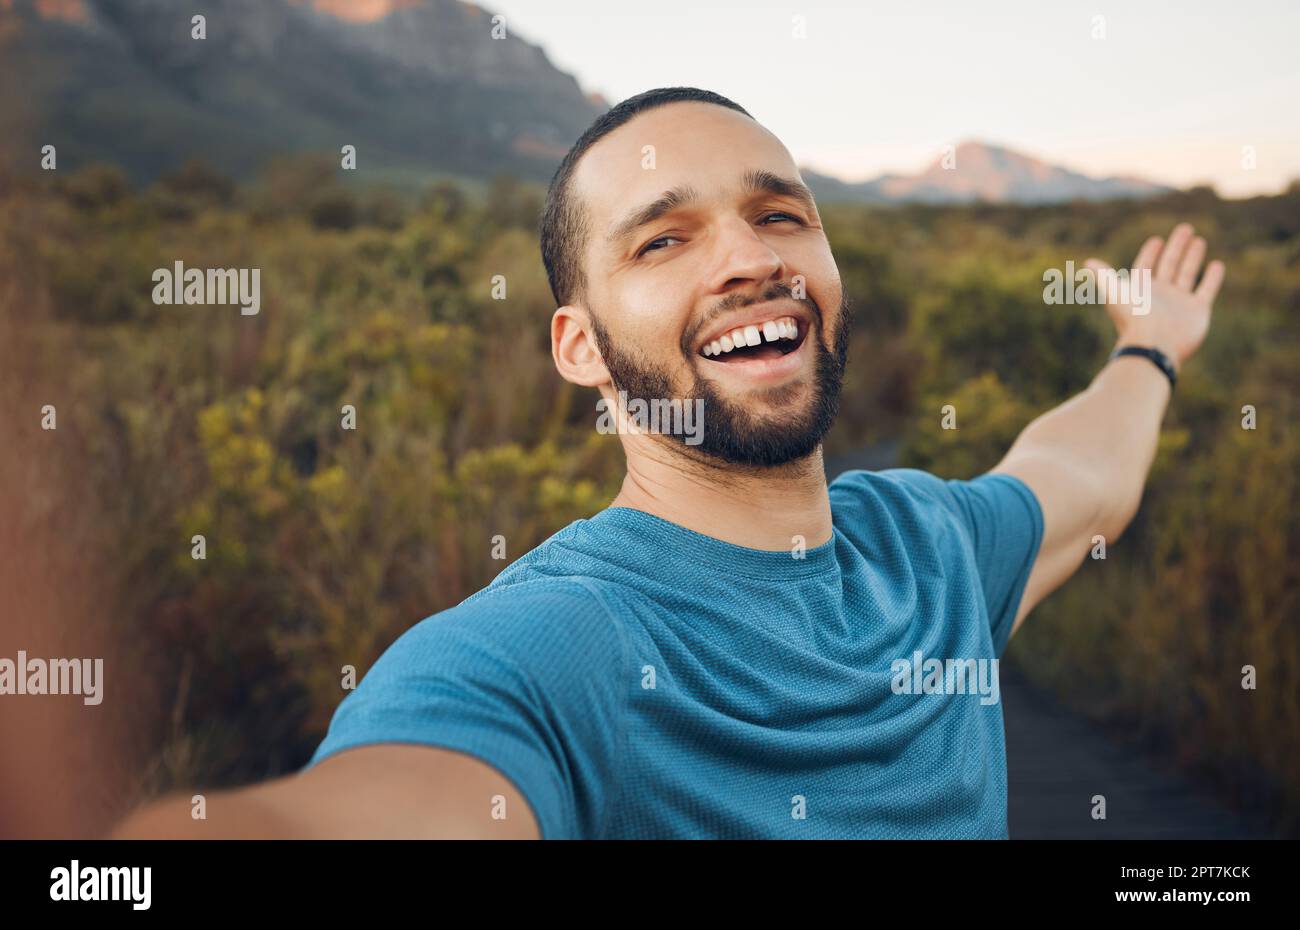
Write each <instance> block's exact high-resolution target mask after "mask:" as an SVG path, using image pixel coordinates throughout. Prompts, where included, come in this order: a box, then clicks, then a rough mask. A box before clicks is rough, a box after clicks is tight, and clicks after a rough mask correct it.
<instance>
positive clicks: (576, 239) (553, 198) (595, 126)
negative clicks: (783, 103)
mask: <svg viewBox="0 0 1300 930" xmlns="http://www.w3.org/2000/svg"><path fill="white" fill-rule="evenodd" d="M686 100H694V101H698V102H700V103H712V104H716V105H718V106H720V107H727V108H728V109H730V110H735V111H737V112H738V113H744V114H745V115H746V116H748V117H749V118H750V119H753V118H754V117H753V116H752V115H751V114H750V113H749V111H748V110H746V109H745V108H744V107H742V106H741V105H740V104H738V103H735V102H734V101H731V100H728V99H727V98H726V97H723V96H722V95H721V94H715V93H713V92H712V91H709V90H700V89H699V88H698V87H658V88H655V89H654V90H647V91H645V92H644V93H641V94H637V95H636V96H635V97H629V98H627V99H626V100H624V101H623V102H622V103H620V104H618V105H617V106H615V107H614V108H613V109H611V110H609V111H607V112H605V113H603V114H601V115H600V116H598V117H597V118H596V121H595V122H593V123H592V124H591V125H590V126H588V127H587V131H586V132H584V133H583V134H582V135H581V136H579V137H578V141H577V142H575V143H573V148H571V149H569V151H568V153H567V154H566V155H565V156H564V160H563V161H561V162H560V167H559V168H557V169H556V171H555V177H553V178H552V179H551V185H550V187H549V188H548V189H547V191H546V205H545V207H544V208H543V209H542V222H541V230H540V231H541V240H542V263H543V264H544V265H546V278H547V280H548V281H549V282H550V285H551V294H552V295H554V297H555V305H556V306H557V307H558V306H563V305H565V304H567V303H570V302H571V301H572V299H573V298H574V296H575V295H577V294H580V293H581V292H582V290H583V288H584V287H585V286H586V279H585V277H584V276H583V273H582V262H581V260H580V259H581V255H582V250H583V248H585V246H586V241H587V233H588V232H589V229H588V224H587V214H586V211H585V210H584V209H583V207H582V204H580V203H575V202H574V199H573V197H572V196H571V191H570V187H571V183H572V180H573V169H574V168H575V167H576V166H577V164H578V161H579V159H581V158H582V156H583V155H585V154H586V152H587V149H589V148H591V147H592V146H593V145H595V144H596V143H597V142H598V141H600V139H601V138H603V137H604V136H606V135H608V134H609V133H611V132H613V131H614V130H615V129H617V128H618V127H619V126H622V125H623V124H624V123H626V122H627V121H628V120H630V119H631V118H632V117H634V116H636V115H637V114H638V113H644V112H645V111H646V110H653V109H654V108H655V107H661V106H663V105H665V104H668V103H678V102H679V101H686Z"/></svg>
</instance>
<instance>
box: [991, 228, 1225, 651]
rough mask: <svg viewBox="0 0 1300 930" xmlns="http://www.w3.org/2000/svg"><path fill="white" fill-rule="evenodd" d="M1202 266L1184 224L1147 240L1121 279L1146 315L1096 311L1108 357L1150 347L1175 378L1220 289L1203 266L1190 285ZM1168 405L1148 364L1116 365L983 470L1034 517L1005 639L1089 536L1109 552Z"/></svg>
mask: <svg viewBox="0 0 1300 930" xmlns="http://www.w3.org/2000/svg"><path fill="white" fill-rule="evenodd" d="M1204 260H1205V240H1204V239H1202V238H1201V237H1200V236H1196V235H1195V234H1194V230H1193V229H1192V227H1191V226H1190V225H1189V224H1187V223H1182V224H1179V225H1178V226H1176V227H1175V228H1174V230H1173V232H1172V233H1171V234H1170V236H1169V241H1168V242H1167V243H1166V242H1165V241H1164V240H1162V239H1161V238H1160V237H1159V236H1153V237H1151V238H1150V239H1148V240H1147V241H1146V242H1145V243H1144V244H1143V246H1142V248H1141V250H1139V252H1138V255H1137V259H1136V260H1135V261H1134V263H1133V269H1132V270H1131V272H1130V274H1131V275H1135V276H1136V275H1141V274H1142V272H1143V271H1144V270H1149V272H1150V278H1151V287H1150V290H1149V291H1148V292H1147V293H1148V294H1149V299H1150V302H1149V306H1148V307H1142V306H1138V307H1135V306H1133V304H1132V303H1131V302H1130V303H1120V302H1118V301H1116V300H1115V299H1114V298H1115V295H1114V294H1111V295H1110V299H1108V300H1107V303H1106V309H1107V312H1108V313H1109V315H1110V318H1111V320H1112V321H1113V322H1114V324H1115V327H1116V329H1117V330H1118V333H1119V336H1118V339H1117V341H1116V347H1119V346H1149V347H1153V348H1156V349H1159V350H1160V351H1162V352H1164V353H1165V355H1167V356H1168V357H1169V360H1170V361H1171V362H1173V363H1174V366H1175V368H1181V366H1182V364H1183V363H1184V362H1185V361H1186V360H1187V359H1189V358H1190V357H1191V356H1192V355H1193V354H1194V353H1195V352H1196V350H1197V348H1198V347H1199V346H1200V344H1201V342H1202V341H1203V340H1204V339H1205V334H1206V332H1207V331H1208V329H1209V325H1210V310H1211V307H1212V305H1213V303H1214V298H1215V295H1216V294H1218V291H1219V286H1220V285H1221V284H1222V283H1223V275H1224V265H1223V262H1221V261H1213V262H1211V263H1210V264H1209V265H1208V266H1207V267H1206V269H1205V274H1204V276H1203V277H1202V278H1201V280H1200V283H1199V285H1198V284H1197V274H1198V272H1199V271H1200V268H1201V263H1202V262H1203V261H1204ZM1087 264H1088V267H1089V268H1090V269H1092V270H1093V272H1094V273H1095V274H1099V275H1104V274H1105V273H1113V272H1112V271H1111V269H1109V268H1108V267H1107V266H1105V265H1104V264H1102V263H1101V262H1099V261H1096V260H1095V259H1090V260H1089V261H1088V263H1087ZM1144 309H1145V310H1146V312H1142V311H1143V310H1144ZM1135 310H1136V311H1137V312H1135ZM1169 398H1170V387H1169V381H1168V379H1166V378H1165V376H1164V374H1162V373H1161V371H1160V370H1159V369H1158V368H1157V367H1156V366H1155V365H1153V364H1152V363H1151V362H1150V360H1148V359H1145V358H1142V357H1140V356H1121V357H1120V358H1117V359H1114V360H1113V361H1111V362H1109V363H1108V364H1107V365H1106V366H1105V367H1104V368H1103V369H1102V370H1101V372H1100V373H1098V375H1097V376H1096V378H1094V379H1093V381H1092V384H1091V385H1089V386H1088V388H1087V390H1085V391H1084V392H1083V393H1081V394H1078V395H1076V396H1075V397H1072V398H1070V400H1068V401H1066V402H1065V403H1064V404H1061V405H1060V406H1059V407H1056V408H1054V409H1053V410H1049V411H1048V412H1047V413H1044V414H1043V415H1042V416H1040V417H1038V418H1037V419H1036V420H1034V421H1033V422H1032V423H1030V424H1029V425H1028V426H1027V427H1025V429H1024V431H1023V432H1022V433H1021V434H1020V436H1019V437H1018V438H1017V439H1016V441H1015V443H1014V444H1013V445H1012V446H1011V449H1010V451H1008V452H1007V454H1006V456H1005V457H1004V458H1003V459H1002V461H1001V462H999V463H998V465H997V467H995V468H994V469H993V471H995V472H1003V473H1006V474H1010V475H1014V476H1015V477H1017V478H1020V479H1021V480H1022V481H1024V482H1025V483H1026V484H1027V485H1029V488H1030V490H1032V491H1033V492H1034V495H1035V496H1036V497H1037V498H1038V502H1039V504H1040V506H1041V507H1042V510H1043V541H1042V544H1041V546H1040V548H1039V552H1038V558H1037V559H1036V561H1035V562H1034V567H1033V569H1032V570H1031V572H1030V575H1029V580H1028V582H1027V583H1026V585H1025V591H1024V594H1023V596H1022V598H1021V602H1020V608H1019V610H1018V611H1017V613H1016V620H1015V624H1014V626H1013V627H1012V634H1013V635H1014V633H1015V631H1016V630H1017V629H1019V627H1020V624H1021V623H1022V622H1023V621H1024V619H1025V617H1026V616H1027V615H1028V614H1029V612H1030V611H1031V610H1033V608H1034V607H1035V605H1037V604H1038V602H1039V601H1041V600H1042V599H1043V598H1044V597H1046V596H1047V595H1048V594H1050V593H1051V592H1052V591H1054V590H1055V589H1056V588H1057V587H1059V586H1060V585H1061V584H1062V583H1064V581H1065V580H1066V579H1067V578H1069V577H1070V575H1072V574H1074V572H1075V570H1076V569H1077V568H1078V567H1079V565H1080V564H1082V562H1083V559H1084V556H1085V555H1086V554H1087V553H1088V551H1089V549H1090V547H1091V546H1092V538H1093V537H1094V536H1096V535H1100V536H1103V537H1105V539H1106V541H1107V542H1112V541H1114V540H1115V539H1116V538H1117V537H1118V536H1119V535H1120V534H1121V533H1122V532H1123V531H1124V528H1125V527H1127V526H1128V524H1129V521H1130V520H1132V519H1133V515H1134V514H1135V513H1136V512H1137V508H1138V504H1139V503H1140V502H1141V499H1142V488H1143V486H1144V485H1145V484H1146V478H1147V472H1148V471H1149V470H1150V468H1151V460H1152V459H1153V458H1154V456H1155V450H1156V441H1157V439H1158V438H1159V434H1160V422H1161V420H1162V419H1163V418H1164V413H1165V407H1166V405H1167V404H1168V403H1169Z"/></svg>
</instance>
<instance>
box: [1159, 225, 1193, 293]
mask: <svg viewBox="0 0 1300 930" xmlns="http://www.w3.org/2000/svg"><path fill="white" fill-rule="evenodd" d="M1191 241H1192V224H1191V223H1179V224H1178V225H1177V226H1175V227H1174V231H1173V232H1171V233H1170V234H1169V242H1168V243H1167V244H1166V245H1165V249H1164V251H1163V252H1161V253H1160V260H1159V261H1158V262H1156V267H1155V268H1154V270H1153V272H1152V273H1153V274H1154V275H1155V278H1156V280H1157V281H1172V280H1173V278H1174V273H1175V272H1177V271H1178V263H1179V262H1180V261H1181V260H1182V258H1183V250H1184V249H1186V248H1187V243H1189V242H1191Z"/></svg>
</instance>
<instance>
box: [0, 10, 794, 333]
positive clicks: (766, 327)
mask: <svg viewBox="0 0 1300 930" xmlns="http://www.w3.org/2000/svg"><path fill="white" fill-rule="evenodd" d="M0 2H3V0H0ZM798 338H799V324H798V323H797V322H795V319H794V317H789V316H787V317H782V318H781V319H779V320H768V321H767V322H765V323H763V324H762V325H761V326H758V325H750V326H742V327H740V328H739V329H733V330H732V331H731V332H729V333H724V334H723V335H721V336H719V337H718V338H717V339H714V340H713V341H712V342H707V343H705V344H704V348H703V349H701V350H700V352H701V353H702V354H703V355H706V356H710V357H716V356H719V355H723V354H725V353H727V352H730V351H731V350H732V349H735V348H737V347H739V346H757V345H762V344H763V341H764V340H766V341H768V342H776V341H777V340H778V339H798Z"/></svg>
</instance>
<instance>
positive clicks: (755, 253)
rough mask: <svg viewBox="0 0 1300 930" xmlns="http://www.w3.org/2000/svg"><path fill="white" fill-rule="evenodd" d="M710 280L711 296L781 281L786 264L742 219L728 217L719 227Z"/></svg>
mask: <svg viewBox="0 0 1300 930" xmlns="http://www.w3.org/2000/svg"><path fill="white" fill-rule="evenodd" d="M715 254H716V260H715V265H714V272H713V280H712V281H711V282H710V284H711V285H712V289H713V291H714V293H717V294H726V293H729V292H731V291H733V290H737V289H740V288H746V287H751V288H752V287H754V286H755V285H763V284H766V283H767V282H768V281H769V280H772V279H776V280H781V273H782V270H783V269H784V267H785V262H784V261H783V260H782V258H781V256H780V255H778V254H777V253H776V252H774V251H773V250H772V247H771V246H769V245H768V244H767V243H766V242H764V241H763V238H762V237H761V236H759V235H758V233H757V231H756V230H755V229H754V227H753V226H752V225H750V223H749V222H748V221H747V220H746V219H745V218H744V217H739V216H735V217H731V218H729V219H728V220H727V221H726V222H725V223H723V224H722V225H721V226H720V227H719V231H718V234H717V245H716V252H715Z"/></svg>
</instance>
